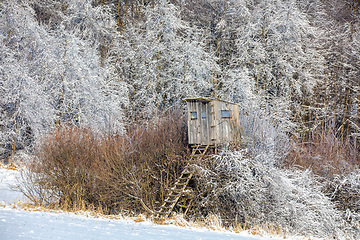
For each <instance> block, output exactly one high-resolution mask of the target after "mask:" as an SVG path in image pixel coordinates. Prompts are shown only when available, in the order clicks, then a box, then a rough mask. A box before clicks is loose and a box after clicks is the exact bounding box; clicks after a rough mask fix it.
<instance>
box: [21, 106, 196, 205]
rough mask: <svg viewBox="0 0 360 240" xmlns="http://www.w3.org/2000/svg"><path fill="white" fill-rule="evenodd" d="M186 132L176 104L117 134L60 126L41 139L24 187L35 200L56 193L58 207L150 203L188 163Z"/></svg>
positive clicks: (159, 199)
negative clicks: (103, 133)
mask: <svg viewBox="0 0 360 240" xmlns="http://www.w3.org/2000/svg"><path fill="white" fill-rule="evenodd" d="M186 133H187V131H186V124H185V120H184V117H183V116H182V114H181V112H180V111H179V110H173V111H168V112H165V113H162V114H160V113H159V114H158V115H157V116H155V117H154V118H153V119H151V120H149V121H148V122H146V123H145V122H144V123H137V124H133V125H132V126H129V127H128V129H127V132H126V133H124V134H118V135H115V136H114V135H103V136H99V135H96V134H95V133H94V132H92V131H91V130H90V129H83V128H78V127H69V126H60V127H58V128H57V129H56V130H54V131H53V132H52V133H49V134H47V135H45V136H44V137H43V139H42V141H41V142H40V143H39V145H38V147H37V149H36V159H35V160H34V161H33V162H32V164H31V166H30V168H29V169H30V171H28V172H26V173H25V177H27V178H28V180H29V181H30V182H31V184H32V186H33V187H31V188H29V187H25V188H24V191H26V192H27V193H26V194H27V195H28V196H30V197H31V199H32V200H33V201H35V202H39V203H40V202H42V203H44V202H45V203H49V202H50V201H52V200H54V199H57V200H58V202H59V204H60V206H61V207H70V208H86V207H89V206H95V207H98V206H100V207H101V208H102V209H106V211H108V212H117V211H120V210H126V211H130V212H143V211H144V207H149V208H150V209H154V208H155V207H158V206H159V205H160V203H161V202H162V200H163V198H164V194H165V191H166V189H167V188H168V187H169V186H170V185H172V184H173V183H174V181H175V179H176V178H177V177H178V176H179V174H180V173H181V171H182V169H183V167H184V165H185V164H186V159H187V158H188V154H189V151H188V149H187V143H186V140H187V137H186ZM34 189H35V190H34ZM36 195H37V196H36ZM36 198H39V199H41V201H40V200H39V199H36Z"/></svg>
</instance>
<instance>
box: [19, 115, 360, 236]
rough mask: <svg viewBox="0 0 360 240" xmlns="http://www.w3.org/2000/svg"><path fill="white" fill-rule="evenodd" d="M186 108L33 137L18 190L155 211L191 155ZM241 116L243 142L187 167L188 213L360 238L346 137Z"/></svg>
mask: <svg viewBox="0 0 360 240" xmlns="http://www.w3.org/2000/svg"><path fill="white" fill-rule="evenodd" d="M183 115H184V114H182V113H181V112H180V111H178V110H176V111H168V112H165V113H162V114H158V115H157V116H154V118H153V119H149V120H148V121H147V122H146V123H137V124H133V125H131V126H129V127H128V129H127V130H126V133H124V134H118V135H98V134H95V133H94V132H93V131H91V130H90V129H83V128H77V127H69V126H61V127H59V128H57V129H56V130H54V131H53V132H52V133H49V134H48V135H45V136H44V137H43V139H42V141H41V142H40V143H39V145H38V147H37V149H36V151H35V153H36V158H35V159H34V160H33V161H32V164H31V165H30V167H29V168H27V170H26V171H27V172H25V173H24V176H25V177H26V178H28V181H27V182H29V183H30V184H29V185H24V186H23V190H24V192H25V193H26V194H27V195H28V196H29V198H30V199H32V200H33V202H35V203H37V204H54V205H55V206H59V207H61V208H65V209H73V210H77V209H89V208H95V209H97V210H101V211H103V212H105V213H130V214H138V213H148V212H151V211H153V210H155V209H156V208H158V207H159V206H160V205H161V203H162V201H163V200H164V197H165V196H166V193H167V190H168V189H169V188H170V187H172V186H173V184H174V182H175V180H176V179H177V178H178V177H179V175H180V173H181V171H182V170H183V169H184V167H185V166H186V164H187V160H188V158H189V155H190V149H189V148H188V146H187V135H186V134H187V127H186V120H185V119H184V116H183ZM241 122H242V139H241V141H242V142H241V143H239V144H234V145H235V146H237V148H239V146H240V148H241V149H230V147H229V146H228V148H226V147H225V148H223V150H222V151H221V152H220V153H219V154H214V155H212V156H209V157H207V158H205V159H203V160H202V161H201V162H197V163H195V164H194V165H193V167H194V168H196V169H197V171H196V175H195V177H194V178H193V180H192V182H191V184H190V185H191V186H190V187H191V190H190V192H191V193H192V195H193V196H195V198H194V199H193V200H194V204H193V207H192V208H191V210H190V211H189V212H188V215H187V217H188V218H189V219H192V220H195V219H198V218H204V217H206V216H213V215H216V216H218V218H219V219H220V220H221V221H222V224H223V225H224V226H227V227H236V226H240V227H241V228H243V229H246V228H253V227H258V228H266V229H271V231H274V232H278V233H282V234H285V235H287V234H295V235H303V236H315V237H324V238H339V239H358V238H360V235H359V232H360V231H359V230H360V225H359V220H360V209H359V207H358V206H359V203H360V202H359V201H360V183H359V180H360V173H359V170H355V169H354V168H355V166H356V165H357V155H356V153H357V150H356V149H355V148H353V146H352V145H351V144H350V141H340V140H339V139H338V138H337V137H336V135H334V134H331V133H332V132H331V131H327V129H325V128H324V129H322V130H321V131H319V132H318V133H314V134H313V136H312V139H311V140H310V141H309V143H301V142H297V141H295V140H294V141H292V142H291V141H289V139H288V138H287V136H286V134H283V133H282V130H281V129H279V128H277V127H274V126H273V125H272V123H271V121H268V120H266V119H265V118H263V117H262V116H261V114H257V111H250V112H244V113H242V114H241ZM325 130H326V131H325ZM289 143H290V144H289ZM288 146H290V147H288ZM287 151H288V154H287V155H286V152H287ZM285 156H286V157H287V158H286V159H285ZM349 159H350V160H349ZM328 169H332V171H329V170H328ZM190 192H189V193H190Z"/></svg>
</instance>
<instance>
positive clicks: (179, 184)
mask: <svg viewBox="0 0 360 240" xmlns="http://www.w3.org/2000/svg"><path fill="white" fill-rule="evenodd" d="M175 185H177V186H184V185H187V183H175Z"/></svg>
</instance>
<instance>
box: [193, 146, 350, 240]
mask: <svg viewBox="0 0 360 240" xmlns="http://www.w3.org/2000/svg"><path fill="white" fill-rule="evenodd" d="M198 183H199V186H198V191H200V192H202V197H201V198H198V199H197V201H198V204H197V206H198V208H199V209H200V210H201V211H203V212H204V213H206V212H216V213H219V214H220V215H221V217H222V218H223V219H224V220H225V222H226V221H228V222H230V223H234V222H235V221H237V222H240V223H242V224H243V225H244V226H245V225H246V226H249V227H255V226H257V227H266V226H277V227H279V228H280V229H281V231H282V232H283V233H284V234H296V235H297V234H298V235H303V236H317V237H325V238H333V237H342V236H343V234H344V231H343V230H342V228H343V227H344V226H345V225H344V221H343V218H342V213H341V212H340V211H338V210H337V209H336V208H335V206H334V205H333V204H332V202H331V200H330V198H328V197H327V196H326V195H325V194H323V193H322V191H321V189H322V185H321V183H320V182H319V181H318V180H317V179H316V177H315V176H314V175H313V174H312V173H311V172H310V171H300V170H295V169H285V170H284V169H280V168H277V167H275V166H273V165H268V164H264V163H262V162H260V161H258V160H257V159H256V158H253V157H250V156H249V154H248V152H247V151H246V150H241V151H229V150H225V151H222V152H221V153H220V154H218V155H214V156H213V157H212V158H211V162H210V163H209V167H208V169H204V168H202V169H201V168H199V179H198Z"/></svg>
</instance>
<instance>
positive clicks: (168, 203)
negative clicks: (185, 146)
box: [156, 145, 209, 218]
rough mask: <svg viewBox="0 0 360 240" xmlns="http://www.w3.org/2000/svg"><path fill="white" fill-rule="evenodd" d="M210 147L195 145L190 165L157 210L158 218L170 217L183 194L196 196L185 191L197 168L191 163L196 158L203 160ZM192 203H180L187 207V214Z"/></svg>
mask: <svg viewBox="0 0 360 240" xmlns="http://www.w3.org/2000/svg"><path fill="white" fill-rule="evenodd" d="M208 148H209V145H207V146H203V145H196V146H195V147H193V149H192V153H191V156H190V160H189V162H188V165H187V166H186V167H185V168H184V170H183V171H182V172H181V174H180V177H179V178H178V179H177V181H176V182H175V184H174V187H172V188H171V189H170V190H169V193H168V195H167V196H166V198H165V200H164V202H163V204H162V205H161V207H160V210H159V211H158V212H157V215H156V217H157V218H160V217H164V218H167V217H169V216H170V214H171V211H172V210H173V209H174V207H175V206H176V205H177V203H178V201H179V199H180V198H181V197H182V196H184V195H187V196H188V197H190V198H194V196H192V195H191V194H187V193H186V192H185V189H186V187H187V186H188V184H189V182H190V179H191V178H192V176H193V175H194V173H195V170H196V169H195V168H194V167H192V166H191V165H190V164H193V163H194V162H196V160H201V159H202V158H203V157H204V155H205V153H206V152H207V150H208ZM191 204H192V200H190V203H189V204H188V205H187V206H186V205H179V206H180V207H182V208H185V209H186V210H185V214H186V213H187V212H188V211H189V208H190V207H191Z"/></svg>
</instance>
